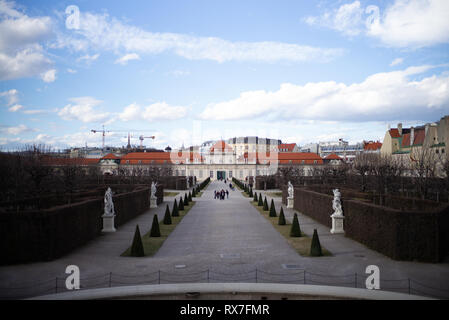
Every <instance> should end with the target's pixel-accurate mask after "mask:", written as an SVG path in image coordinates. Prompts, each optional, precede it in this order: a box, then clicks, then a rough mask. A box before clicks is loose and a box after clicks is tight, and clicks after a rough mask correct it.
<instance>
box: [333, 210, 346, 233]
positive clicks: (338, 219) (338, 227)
mask: <svg viewBox="0 0 449 320" xmlns="http://www.w3.org/2000/svg"><path fill="white" fill-rule="evenodd" d="M331 218H332V229H331V233H333V234H338V233H345V231H344V230H343V220H344V219H345V217H344V216H342V215H340V214H335V213H334V214H333V215H331Z"/></svg>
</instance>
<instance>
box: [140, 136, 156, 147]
mask: <svg viewBox="0 0 449 320" xmlns="http://www.w3.org/2000/svg"><path fill="white" fill-rule="evenodd" d="M146 138H148V139H153V140H154V138H155V136H149V137H144V136H140V137H139V140H140V150H142V149H143V145H142V144H143V140H144V139H146Z"/></svg>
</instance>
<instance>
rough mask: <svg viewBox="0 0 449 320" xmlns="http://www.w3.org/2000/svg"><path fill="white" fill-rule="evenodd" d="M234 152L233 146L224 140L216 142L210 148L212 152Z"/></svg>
mask: <svg viewBox="0 0 449 320" xmlns="http://www.w3.org/2000/svg"><path fill="white" fill-rule="evenodd" d="M215 151H217V152H232V151H233V150H232V148H231V146H230V145H228V144H227V143H226V142H224V141H218V142H217V143H215V144H214V145H213V146H212V147H211V148H210V152H215Z"/></svg>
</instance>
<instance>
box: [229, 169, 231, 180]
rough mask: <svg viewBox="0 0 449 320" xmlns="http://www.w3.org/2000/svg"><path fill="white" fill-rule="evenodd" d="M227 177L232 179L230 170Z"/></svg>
mask: <svg viewBox="0 0 449 320" xmlns="http://www.w3.org/2000/svg"><path fill="white" fill-rule="evenodd" d="M229 178H230V179H232V171H229Z"/></svg>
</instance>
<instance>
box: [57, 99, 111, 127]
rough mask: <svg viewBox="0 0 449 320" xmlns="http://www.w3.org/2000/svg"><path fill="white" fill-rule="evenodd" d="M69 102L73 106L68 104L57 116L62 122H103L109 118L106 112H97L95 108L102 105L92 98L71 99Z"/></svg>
mask: <svg viewBox="0 0 449 320" xmlns="http://www.w3.org/2000/svg"><path fill="white" fill-rule="evenodd" d="M69 101H71V102H73V104H68V105H66V106H65V107H64V108H62V109H61V110H59V112H58V115H59V116H60V117H61V118H63V119H64V120H79V121H82V122H103V121H106V120H108V119H109V118H110V114H109V113H108V112H98V111H96V110H95V108H96V107H97V106H98V105H99V104H101V103H102V101H101V100H97V99H95V98H92V97H79V98H71V99H69Z"/></svg>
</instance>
